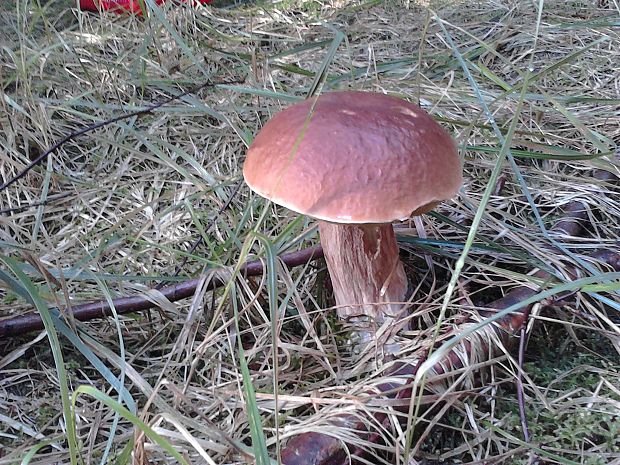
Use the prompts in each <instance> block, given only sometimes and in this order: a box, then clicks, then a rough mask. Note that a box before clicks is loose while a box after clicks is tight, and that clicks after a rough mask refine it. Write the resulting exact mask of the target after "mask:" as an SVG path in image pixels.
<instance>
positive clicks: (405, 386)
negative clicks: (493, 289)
mask: <svg viewBox="0 0 620 465" xmlns="http://www.w3.org/2000/svg"><path fill="white" fill-rule="evenodd" d="M564 213H565V216H564V217H563V218H562V219H560V220H559V221H558V222H557V223H556V224H555V225H554V226H553V227H552V229H551V230H552V231H553V232H562V233H564V234H566V235H570V236H577V235H579V233H580V232H582V230H583V223H584V222H585V221H586V220H587V210H586V206H585V205H584V204H583V203H581V202H578V201H574V202H570V203H569V204H567V206H566V207H565V209H564ZM595 258H596V259H598V260H601V261H604V262H605V263H606V264H607V265H609V266H611V267H612V268H614V269H618V270H620V253H619V252H614V251H600V252H596V253H595ZM535 275H536V276H537V277H539V278H542V279H550V278H551V275H549V274H548V273H546V272H544V271H538V272H537V273H535ZM537 292H538V291H537V290H535V289H531V288H529V287H526V286H522V287H518V288H516V289H513V290H512V291H511V292H509V293H508V294H506V295H505V296H504V297H502V298H501V299H498V300H496V301H495V302H493V303H491V304H490V305H488V308H486V309H481V311H480V315H481V316H482V317H488V316H491V315H493V314H494V313H496V312H498V311H501V310H504V309H506V308H508V307H510V306H511V305H513V304H516V303H519V302H522V301H523V300H525V299H527V298H529V297H531V296H533V295H535V294H536V293H537ZM568 297H569V296H564V297H560V298H559V299H558V301H560V300H562V299H565V298H568ZM532 308H533V304H531V305H528V306H525V307H523V308H522V309H521V310H520V311H518V312H516V313H513V314H511V315H507V316H506V317H504V318H503V319H501V320H499V321H498V322H497V323H496V324H495V325H493V326H491V325H489V326H486V327H485V328H483V329H482V330H481V331H480V332H479V333H477V334H476V336H475V337H476V339H477V341H474V340H464V341H463V342H462V343H461V344H459V345H458V346H457V347H456V348H454V349H452V350H451V351H450V352H448V354H447V355H446V357H445V358H444V359H443V360H442V361H441V362H439V363H437V364H436V365H435V366H434V367H433V368H432V370H431V372H434V374H437V375H440V374H445V373H448V372H449V371H454V370H456V369H458V368H463V366H464V363H463V357H462V354H463V353H466V354H467V357H466V359H468V360H470V361H471V360H475V359H476V353H475V350H476V349H478V353H485V354H487V356H488V357H492V356H493V355H494V354H495V352H496V351H495V350H493V349H494V348H495V347H496V346H497V344H496V343H494V342H492V338H497V337H499V339H500V340H501V341H502V342H503V343H504V344H505V345H508V343H509V342H511V341H510V340H511V339H512V336H513V335H514V334H516V333H518V332H520V331H521V329H522V328H524V326H525V324H526V323H527V320H528V318H529V314H530V312H531V310H532ZM471 324H472V322H469V323H465V324H464V325H463V327H464V326H465V325H471ZM457 332H458V328H457ZM521 337H522V338H524V337H525V332H524V331H523V332H522V336H521ZM477 343H478V344H479V346H477V345H476V344H477ZM480 346H482V347H480ZM427 355H428V352H427V351H422V352H421V353H419V354H418V357H417V358H416V359H415V360H412V361H411V362H405V361H403V362H401V363H396V364H392V365H390V366H388V368H387V369H386V371H385V376H386V377H390V378H392V379H393V378H394V377H398V378H400V379H399V381H394V382H389V383H383V384H380V385H378V386H375V390H374V391H372V392H371V391H368V392H365V393H362V395H361V396H360V397H361V399H360V403H361V404H362V403H364V397H366V401H367V402H372V401H374V400H376V399H377V398H378V397H380V398H383V399H384V400H391V401H392V402H393V404H391V405H393V411H394V413H401V414H402V415H400V416H399V421H400V422H403V421H404V419H405V418H406V415H407V410H408V406H409V403H410V401H411V398H412V395H414V391H413V382H414V379H415V377H416V374H417V372H418V369H419V367H420V366H421V365H422V363H423V362H424V360H425V359H426V357H427ZM432 384H433V380H432V376H429V377H427V382H426V386H427V387H428V386H430V385H432ZM377 390H378V392H379V394H377ZM366 412H367V411H366V410H362V409H359V411H357V412H356V413H355V414H353V413H346V414H341V415H336V416H335V417H334V418H332V419H330V420H329V423H330V426H334V427H336V428H340V427H342V428H346V429H347V430H348V431H354V432H355V437H356V440H355V441H350V442H348V443H347V444H345V443H344V442H343V440H342V439H340V438H338V437H335V436H331V435H328V434H324V433H317V432H308V433H302V434H299V435H296V436H293V437H292V438H291V439H289V441H288V442H287V444H286V446H285V447H284V448H283V449H282V452H281V457H282V463H283V464H284V465H348V464H350V463H369V462H368V459H369V458H370V457H369V455H370V454H371V452H372V450H373V444H376V445H379V444H380V443H381V442H382V441H384V439H383V438H385V437H386V434H385V431H392V430H393V428H394V423H392V420H390V415H388V414H387V413H375V414H373V415H372V417H370V416H368V414H367V413H366ZM320 414H321V412H319V415H320ZM372 425H375V426H374V427H373V426H372ZM376 425H380V428H377V427H376ZM371 428H372V429H375V431H372V430H371ZM326 429H328V428H326ZM380 430H382V433H380V432H379V431H380ZM392 432H394V431H392ZM358 444H363V446H360V445H358Z"/></svg>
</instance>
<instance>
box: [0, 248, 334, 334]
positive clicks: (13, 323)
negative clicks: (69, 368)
mask: <svg viewBox="0 0 620 465" xmlns="http://www.w3.org/2000/svg"><path fill="white" fill-rule="evenodd" d="M321 257H323V249H322V248H321V247H320V246H315V247H309V248H307V249H303V250H300V251H297V252H290V253H286V254H282V255H281V256H280V260H282V262H283V263H284V264H285V265H287V266H288V267H295V266H299V265H303V264H305V263H308V262H310V261H313V260H317V259H319V258H321ZM262 272H263V262H262V261H260V260H255V261H251V262H247V263H245V264H244V265H242V266H241V269H240V273H241V275H242V276H257V275H260V274H261V273H262ZM198 282H199V279H190V280H189V281H184V282H182V283H178V284H173V285H170V286H165V287H163V288H161V289H159V292H160V293H161V294H162V295H163V296H164V297H165V298H166V299H168V300H169V301H170V302H176V301H178V300H181V299H185V298H188V297H191V296H192V295H194V292H195V291H196V287H197V285H198ZM227 282H228V281H227V280H226V279H225V278H223V277H220V276H218V275H217V273H216V275H215V276H214V277H213V279H211V281H210V282H209V283H208V285H207V290H212V289H216V288H218V287H221V286H223V285H225V284H226V283H227ZM113 304H114V309H115V311H116V313H117V314H119V315H122V314H126V313H132V312H138V311H141V310H148V309H150V308H154V307H156V306H157V304H156V303H154V302H152V301H151V300H149V299H148V298H146V297H145V296H144V295H133V296H129V297H121V298H119V299H114V300H113ZM68 311H69V312H70V313H71V314H72V315H71V317H72V318H75V319H76V320H80V321H87V320H93V319H95V318H102V317H106V316H111V315H112V311H111V308H110V305H109V304H108V302H107V301H105V300H100V301H97V302H90V303H87V304H82V305H76V306H73V307H72V308H70V309H68ZM40 329H43V321H42V320H41V316H40V315H39V314H38V313H34V312H31V313H26V314H24V315H20V316H16V317H12V318H6V319H4V320H0V340H1V339H4V338H7V337H11V336H17V335H20V334H25V333H28V332H30V331H36V330H40Z"/></svg>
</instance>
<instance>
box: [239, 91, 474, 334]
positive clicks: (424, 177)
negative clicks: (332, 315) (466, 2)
mask: <svg viewBox="0 0 620 465" xmlns="http://www.w3.org/2000/svg"><path fill="white" fill-rule="evenodd" d="M243 176H244V178H245V181H246V183H247V184H248V186H250V188H251V189H252V190H254V191H255V192H256V193H258V194H260V195H261V196H263V197H266V198H267V199H270V200H271V201H273V202H275V203H277V204H279V205H282V206H284V207H287V208H289V209H291V210H294V211H296V212H298V213H301V214H304V215H309V216H311V217H314V218H316V219H318V220H319V231H320V237H321V245H322V246H323V250H324V253H325V260H326V262H327V267H328V270H329V274H330V277H331V280H332V284H333V289H334V296H335V300H336V304H337V306H338V307H337V312H338V316H339V317H340V318H341V319H343V320H345V321H348V322H351V323H353V324H354V325H355V327H356V330H357V331H358V332H360V334H364V336H363V337H364V339H367V338H368V337H371V336H372V335H373V334H374V331H373V328H375V329H376V328H377V326H379V325H382V324H385V323H391V322H393V321H394V319H402V317H403V316H404V315H401V314H402V312H403V308H404V302H405V301H406V300H407V291H408V280H407V276H406V275H405V271H404V268H403V264H402V262H401V260H400V257H399V253H398V244H397V242H396V237H395V235H394V230H393V228H392V221H394V220H405V219H407V218H409V217H410V216H411V215H412V214H413V215H419V214H422V213H425V212H427V211H429V210H430V209H432V208H433V207H434V206H435V205H436V204H437V203H439V202H440V201H442V200H446V199H449V198H451V197H453V196H454V195H455V194H456V193H457V191H458V189H459V187H460V186H461V183H462V165H461V160H460V158H459V156H458V153H457V150H456V146H455V144H454V142H453V140H452V138H451V137H450V135H449V134H448V133H447V132H446V131H445V130H444V129H443V128H442V127H441V126H440V125H439V124H438V123H436V122H435V121H434V120H433V119H432V118H431V117H430V116H429V115H428V114H427V113H426V112H424V111H423V110H422V109H420V108H419V107H418V106H416V105H413V104H411V103H409V102H407V101H405V100H403V99H400V98H396V97H391V96H387V95H384V94H379V93H372V92H357V91H343V92H330V93H325V94H323V95H321V96H319V97H316V98H312V99H309V100H305V101H303V102H300V103H297V104H294V105H292V106H290V107H288V108H286V109H285V110H283V111H281V112H279V113H278V114H276V115H275V116H274V117H273V118H272V119H271V120H269V121H268V122H267V123H266V124H265V126H264V127H263V128H262V130H261V131H260V132H259V133H258V135H257V136H256V138H255V139H254V142H253V143H252V145H251V146H250V148H249V150H248V152H247V157H246V160H245V163H244V166H243ZM375 325H376V326H375Z"/></svg>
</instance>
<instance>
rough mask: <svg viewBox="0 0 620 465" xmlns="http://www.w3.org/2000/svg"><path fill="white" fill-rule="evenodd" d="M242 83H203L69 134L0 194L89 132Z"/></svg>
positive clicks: (10, 180) (16, 177) (239, 81)
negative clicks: (204, 91)
mask: <svg viewBox="0 0 620 465" xmlns="http://www.w3.org/2000/svg"><path fill="white" fill-rule="evenodd" d="M242 82H243V81H242V80H234V81H222V82H211V81H208V82H203V83H202V84H198V85H197V86H194V87H192V88H191V89H189V90H187V91H185V92H182V93H180V94H177V95H173V96H171V97H168V98H166V99H164V100H162V101H161V102H157V103H153V104H151V105H149V106H147V107H146V108H143V109H141V110H136V111H132V112H130V113H125V114H122V115H118V116H115V117H114V118H110V119H107V120H104V121H99V122H98V123H94V124H91V125H88V126H85V127H83V128H80V129H78V130H76V131H73V132H72V133H70V134H67V135H66V136H65V137H63V138H62V139H60V140H59V141H58V142H56V143H55V144H54V145H52V146H51V147H50V148H48V149H47V150H46V151H45V152H43V153H42V154H41V155H39V156H38V157H37V158H35V159H34V160H32V162H30V164H29V165H28V166H27V167H26V168H24V169H23V170H22V171H20V172H19V173H18V174H17V175H16V176H14V177H12V178H11V179H9V180H8V181H7V182H5V183H4V184H1V185H0V192H2V191H3V190H4V189H6V188H7V187H9V186H10V185H11V184H13V183H14V182H17V181H19V180H20V179H21V178H23V177H24V176H26V175H27V174H28V172H29V171H30V170H31V169H33V168H34V167H35V166H37V165H38V164H40V163H41V162H42V161H44V160H45V159H46V158H47V157H48V156H50V155H51V154H52V153H54V152H55V151H56V150H58V149H59V148H60V147H62V146H63V145H64V144H66V143H67V142H69V141H70V140H72V139H75V138H76V137H79V136H81V135H83V134H86V133H87V132H91V131H94V130H95V129H98V128H100V127H103V126H107V125H109V124H112V123H116V122H117V121H122V120H124V119H127V118H131V117H133V116H141V115H145V114H147V113H152V112H153V111H155V110H157V109H158V108H160V107H163V106H164V105H167V104H168V103H172V102H174V101H175V100H178V99H180V98H183V97H185V96H186V95H189V94H194V93H196V92H198V91H199V90H201V89H203V88H205V87H215V86H218V85H224V84H227V85H230V84H240V83H242Z"/></svg>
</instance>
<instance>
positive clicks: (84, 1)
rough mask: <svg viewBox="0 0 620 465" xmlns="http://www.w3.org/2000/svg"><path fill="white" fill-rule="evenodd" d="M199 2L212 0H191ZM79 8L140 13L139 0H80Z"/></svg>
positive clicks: (156, 0) (159, 3)
mask: <svg viewBox="0 0 620 465" xmlns="http://www.w3.org/2000/svg"><path fill="white" fill-rule="evenodd" d="M165 1H166V0H155V3H157V4H158V5H161V4H162V3H164V2H165ZM190 1H191V0H190ZM193 1H197V2H199V3H203V4H207V3H211V1H212V0H193ZM80 9H81V10H88V11H100V10H103V11H113V12H115V13H133V14H137V15H141V14H142V9H141V8H140V0H80Z"/></svg>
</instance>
